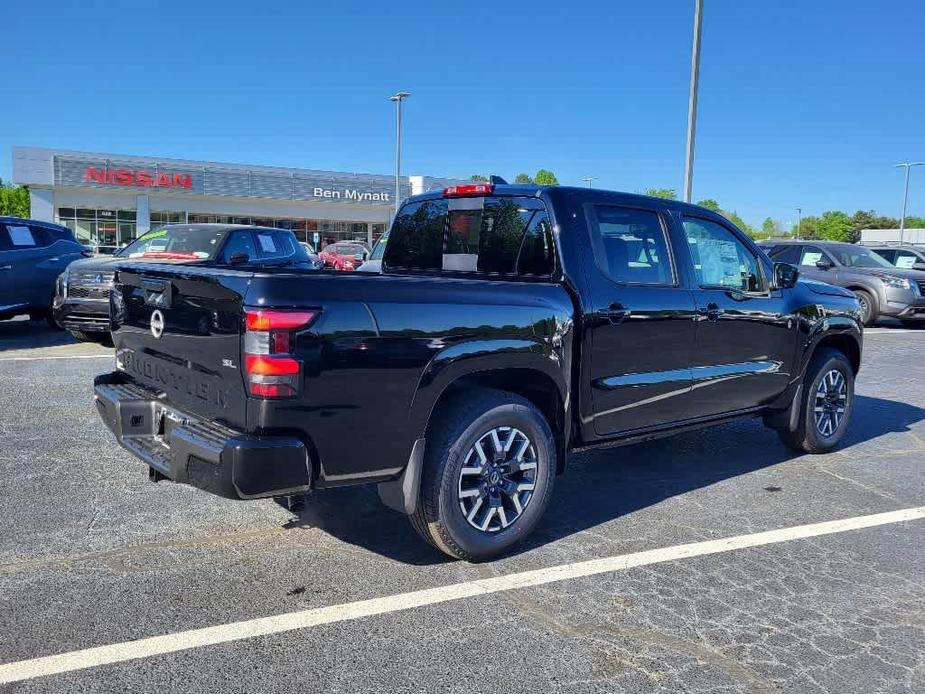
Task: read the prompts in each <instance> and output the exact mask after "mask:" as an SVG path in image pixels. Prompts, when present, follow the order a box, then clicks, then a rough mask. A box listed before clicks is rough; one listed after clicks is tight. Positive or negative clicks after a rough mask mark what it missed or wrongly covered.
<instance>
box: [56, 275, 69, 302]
mask: <svg viewBox="0 0 925 694" xmlns="http://www.w3.org/2000/svg"><path fill="white" fill-rule="evenodd" d="M55 294H57V295H58V296H60V297H62V298H64V297H66V296H67V270H65V271H64V272H62V273H61V274H60V275H58V279H57V281H56V282H55Z"/></svg>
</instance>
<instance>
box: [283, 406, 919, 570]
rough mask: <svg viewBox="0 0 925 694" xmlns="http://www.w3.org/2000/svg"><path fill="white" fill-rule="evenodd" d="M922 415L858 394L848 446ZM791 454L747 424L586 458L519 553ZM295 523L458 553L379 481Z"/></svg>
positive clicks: (420, 558)
mask: <svg viewBox="0 0 925 694" xmlns="http://www.w3.org/2000/svg"><path fill="white" fill-rule="evenodd" d="M923 419H925V409H922V408H920V407H915V406H912V405H908V404H906V403H902V402H896V401H893V400H883V399H881V398H872V397H866V396H861V395H859V396H857V397H856V399H855V410H854V414H853V416H852V421H851V425H850V429H849V431H848V435H847V437H846V439H845V442H844V444H843V445H842V448H841V450H844V449H845V448H849V447H850V446H852V445H856V444H860V443H863V442H865V441H869V440H871V439H874V438H876V437H878V436H882V435H883V434H887V433H890V432H905V431H908V430H909V427H910V426H911V425H912V424H915V423H916V422H919V421H921V420H923ZM743 439H747V440H744V441H743ZM752 439H753V440H754V441H752ZM792 457H794V454H793V453H791V452H790V451H788V450H787V449H786V448H784V446H783V444H781V443H780V442H779V441H778V439H777V436H776V435H775V434H774V432H772V431H770V430H765V429H763V428H762V427H760V425H757V426H756V425H755V424H753V423H748V422H746V423H733V424H728V425H723V426H720V427H716V428H712V429H704V430H701V431H699V432H694V433H687V434H680V435H678V436H675V437H670V438H665V439H659V440H656V441H650V442H646V443H638V444H633V445H629V446H623V447H618V448H611V449H606V450H602V451H596V452H593V453H589V454H586V455H583V456H580V457H579V458H577V459H576V460H575V461H574V462H573V463H571V466H570V469H569V470H568V471H567V472H566V474H565V475H563V476H560V477H559V478H557V480H556V489H555V493H554V495H553V499H552V502H551V504H550V506H549V508H548V509H547V511H546V514H545V516H544V518H543V520H542V521H540V524H539V526H538V527H537V529H536V531H535V533H534V534H533V535H532V536H531V537H530V538H529V539H527V540H526V541H525V543H524V544H522V545H521V546H519V547H518V548H517V549H515V550H514V553H519V552H524V551H527V550H529V549H531V548H533V547H538V546H542V545H544V544H547V543H550V542H555V541H556V540H559V539H562V538H564V537H568V536H570V535H573V534H575V533H578V532H581V531H582V530H586V529H589V528H593V527H595V526H597V525H600V524H601V523H605V522H607V521H610V520H613V519H614V518H618V517H620V516H623V515H626V514H629V513H632V512H633V511H636V510H639V509H641V508H645V507H648V506H653V505H655V504H657V503H659V502H660V501H662V500H664V499H666V498H669V497H672V496H677V495H681V494H684V493H685V492H689V491H692V490H695V489H699V488H702V487H706V486H709V485H712V484H715V483H717V482H720V481H722V480H726V479H730V478H733V477H737V476H739V475H743V474H747V473H749V472H752V471H754V470H759V469H762V468H767V467H771V466H773V465H777V464H778V463H781V462H784V461H786V460H789V459H790V458H792ZM287 527H316V528H320V529H322V530H324V531H326V532H329V533H330V534H331V535H333V536H335V537H337V538H338V539H340V540H342V541H344V542H346V543H349V544H352V545H357V546H360V547H363V548H365V549H368V550H370V551H372V552H376V553H377V554H381V555H383V556H387V557H389V558H391V559H395V560H397V561H401V562H405V563H409V564H416V565H430V564H440V563H445V562H447V561H452V560H450V559H448V558H447V557H446V556H444V555H443V554H442V553H441V552H438V551H437V550H436V549H434V548H432V547H430V546H429V545H428V544H427V543H425V542H424V541H423V540H421V539H420V538H419V537H418V535H417V534H416V533H415V532H414V530H413V529H412V528H411V525H410V524H409V523H408V521H407V519H406V518H405V517H404V516H402V515H401V514H399V513H396V512H394V511H391V510H390V509H388V508H386V507H385V506H383V505H382V503H381V502H380V501H379V497H378V495H377V493H376V488H375V487H369V486H367V487H344V488H340V489H330V490H324V491H320V492H317V493H315V494H313V495H311V496H310V497H309V498H308V500H307V502H306V503H305V504H304V506H303V508H302V509H301V510H300V511H298V515H297V517H296V518H294V519H293V520H292V521H290V523H289V524H288V525H287Z"/></svg>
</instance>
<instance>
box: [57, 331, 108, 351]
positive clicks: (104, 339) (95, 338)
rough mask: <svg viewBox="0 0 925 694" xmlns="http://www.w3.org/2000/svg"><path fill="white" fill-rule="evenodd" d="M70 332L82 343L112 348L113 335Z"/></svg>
mask: <svg viewBox="0 0 925 694" xmlns="http://www.w3.org/2000/svg"><path fill="white" fill-rule="evenodd" d="M68 332H69V333H71V335H72V336H73V337H74V339H75V340H79V341H80V342H93V343H95V344H98V345H103V346H104V347H112V335H110V334H109V333H97V332H92V333H88V332H84V331H83V330H69V331H68Z"/></svg>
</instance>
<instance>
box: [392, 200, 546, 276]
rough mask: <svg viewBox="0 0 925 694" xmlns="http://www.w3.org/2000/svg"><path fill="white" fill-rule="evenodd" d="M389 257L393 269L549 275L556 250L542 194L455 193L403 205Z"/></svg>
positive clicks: (395, 227)
mask: <svg viewBox="0 0 925 694" xmlns="http://www.w3.org/2000/svg"><path fill="white" fill-rule="evenodd" d="M383 262H384V264H385V266H386V268H393V269H410V270H431V271H443V272H447V273H478V274H484V275H507V276H512V275H516V276H548V275H550V274H552V272H553V270H554V269H555V254H554V251H553V243H552V234H551V229H550V224H549V219H548V217H547V215H546V209H545V207H544V206H543V203H542V202H540V201H539V200H537V199H536V198H526V197H477V198H449V199H441V200H423V201H420V202H414V203H410V204H408V205H405V206H404V207H402V208H401V210H400V211H399V214H398V216H397V217H396V219H395V222H394V223H393V225H392V228H391V230H390V232H389V240H388V244H387V245H386V247H385V253H384V258H383Z"/></svg>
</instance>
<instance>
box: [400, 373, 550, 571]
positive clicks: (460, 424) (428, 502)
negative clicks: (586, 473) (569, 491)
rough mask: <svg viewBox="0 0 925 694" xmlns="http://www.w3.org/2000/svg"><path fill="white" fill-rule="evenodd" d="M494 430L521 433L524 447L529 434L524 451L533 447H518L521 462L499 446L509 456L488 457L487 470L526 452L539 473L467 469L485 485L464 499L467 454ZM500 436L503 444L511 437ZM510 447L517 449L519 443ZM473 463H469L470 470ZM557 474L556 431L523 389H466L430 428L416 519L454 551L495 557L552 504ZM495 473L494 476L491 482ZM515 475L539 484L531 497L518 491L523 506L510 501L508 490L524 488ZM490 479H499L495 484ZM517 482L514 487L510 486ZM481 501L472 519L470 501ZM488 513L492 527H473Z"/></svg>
mask: <svg viewBox="0 0 925 694" xmlns="http://www.w3.org/2000/svg"><path fill="white" fill-rule="evenodd" d="M492 432H495V433H496V434H497V435H498V436H499V437H500V436H502V435H505V434H506V435H507V436H510V441H514V440H515V437H516V440H517V442H518V445H517V446H516V447H517V448H518V449H520V448H521V447H523V441H526V447H525V448H524V450H526V451H527V453H525V454H524V455H523V456H516V454H514V455H515V456H516V459H517V460H518V461H521V462H520V463H519V464H518V463H517V462H516V461H515V460H514V459H513V458H512V457H511V454H508V453H505V452H504V451H501V450H498V451H497V456H499V457H503V458H505V460H506V462H504V461H501V460H500V458H498V459H494V460H486V461H485V463H484V465H482V466H481V467H482V469H483V470H493V471H496V472H500V471H502V470H510V469H511V467H509V465H515V466H518V467H519V466H520V465H522V464H523V462H525V461H524V460H523V458H528V459H529V461H530V464H532V463H533V462H535V463H536V465H535V468H533V469H532V471H531V472H532V475H533V477H532V478H531V479H529V480H528V479H527V478H526V476H527V475H528V474H530V473H528V472H524V471H522V470H518V471H516V472H513V473H509V475H510V477H504V478H492V476H491V475H490V474H489V473H488V472H484V473H483V474H482V475H478V476H475V477H473V476H471V475H467V476H466V480H467V481H466V484H467V485H470V484H474V485H475V486H477V487H478V488H480V489H482V492H481V493H480V494H479V496H478V498H473V499H472V501H471V502H469V501H467V500H465V499H463V498H462V491H463V482H462V480H463V472H462V468H463V466H464V465H466V463H467V460H469V461H472V460H473V457H472V456H473V454H474V452H475V451H476V450H477V444H478V445H479V446H481V442H482V440H483V439H484V438H485V437H490V436H491V434H492ZM521 437H522V438H521ZM492 440H494V439H492ZM501 443H502V447H503V444H505V443H508V442H507V441H503V442H501ZM496 448H497V447H496ZM510 448H511V450H513V449H514V448H515V446H513V445H511V446H510ZM474 467H476V466H473V465H471V464H470V465H468V466H467V469H474ZM555 475H556V445H555V441H554V439H553V435H552V431H551V430H550V428H549V423H548V422H547V421H546V418H545V417H544V416H543V414H542V413H541V412H540V411H539V410H538V409H537V408H536V406H535V405H533V403H531V402H530V401H529V400H526V399H524V398H522V397H520V396H519V395H515V394H513V393H507V392H503V391H497V390H488V389H469V390H465V391H460V392H459V393H458V394H456V395H455V396H451V399H450V400H448V401H447V403H446V405H445V406H443V407H441V408H440V411H439V412H437V413H436V414H435V419H434V421H433V422H432V424H431V426H430V429H429V431H428V435H427V448H426V450H425V453H424V470H423V473H422V479H421V495H420V499H419V500H418V507H417V511H416V512H415V513H414V515H412V516H411V525H412V526H413V527H414V529H415V530H416V531H417V532H418V534H420V535H421V537H423V538H424V539H425V540H426V541H427V542H429V543H430V544H431V545H433V546H434V547H436V548H437V549H439V550H441V551H442V552H444V553H446V554H448V555H450V556H451V557H454V558H457V559H464V560H466V561H484V560H486V559H491V558H493V557H496V556H498V555H499V554H502V553H504V552H506V551H507V550H509V549H510V548H511V547H513V546H514V545H515V544H517V543H518V542H520V541H521V540H523V539H524V538H525V537H527V536H528V535H529V534H530V533H531V532H532V531H533V529H534V527H536V524H537V522H538V521H539V519H540V518H541V517H542V515H543V513H544V512H545V510H546V507H547V506H548V505H549V500H550V498H551V496H552V489H553V480H554V479H555ZM517 476H520V477H517ZM492 479H495V481H494V482H492V481H491V480H492ZM515 479H519V480H520V481H521V482H524V481H526V482H527V484H526V485H525V486H529V485H530V484H532V485H533V489H532V493H531V494H530V496H529V497H523V498H524V499H526V500H525V502H524V503H523V504H522V503H521V492H519V491H515V492H514V495H515V496H517V499H518V500H517V502H516V504H517V507H520V508H521V511H517V510H516V507H515V506H513V505H512V502H513V501H514V500H513V499H512V497H511V495H510V494H508V493H507V492H505V491H503V490H504V489H511V490H519V489H520V485H519V484H514V481H515ZM470 480H471V481H470ZM492 484H495V485H498V486H497V487H495V486H491V487H490V486H489V485H492ZM511 484H514V486H513V487H511V486H508V485H511ZM489 489H490V490H492V491H489ZM467 491H474V490H467ZM483 495H484V500H487V505H485V506H481V504H482V503H483V501H482V499H483ZM476 502H478V503H479V504H480V507H481V508H482V510H481V512H480V515H479V513H476V514H475V515H474V519H473V520H471V521H470V520H469V519H467V515H466V513H465V512H464V505H465V504H469V503H471V504H472V505H473V506H474V505H475V504H476ZM498 506H500V508H501V510H500V511H499V510H498ZM509 514H510V515H509ZM514 514H516V515H514ZM485 517H489V521H488V522H487V523H486V526H487V528H488V529H486V530H480V529H479V528H477V527H475V526H474V523H475V522H476V520H478V519H480V518H485ZM508 518H512V519H511V520H508ZM505 522H507V523H509V524H505Z"/></svg>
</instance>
